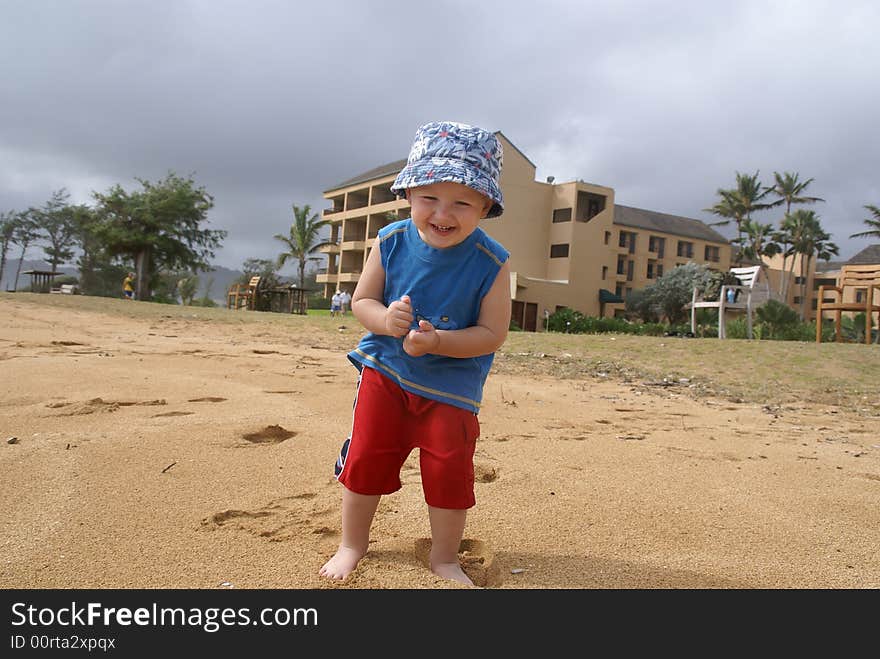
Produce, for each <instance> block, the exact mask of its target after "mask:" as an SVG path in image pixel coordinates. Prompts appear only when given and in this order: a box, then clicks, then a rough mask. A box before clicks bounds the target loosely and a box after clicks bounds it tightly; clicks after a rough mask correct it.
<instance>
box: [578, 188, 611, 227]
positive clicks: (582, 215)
mask: <svg viewBox="0 0 880 659" xmlns="http://www.w3.org/2000/svg"><path fill="white" fill-rule="evenodd" d="M603 210H605V197H604V196H603V195H597V194H593V193H592V192H585V191H583V190H579V191H578V195H577V216H576V217H575V219H576V220H578V221H579V222H589V221H590V220H591V219H593V218H594V217H595V216H596V215H598V214H599V213H601V212H602V211H603Z"/></svg>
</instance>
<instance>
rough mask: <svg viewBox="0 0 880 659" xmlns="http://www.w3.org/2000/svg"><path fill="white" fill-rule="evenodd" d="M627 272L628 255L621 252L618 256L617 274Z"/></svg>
mask: <svg viewBox="0 0 880 659" xmlns="http://www.w3.org/2000/svg"><path fill="white" fill-rule="evenodd" d="M625 272H626V257H625V256H624V255H623V254H619V255H618V257H617V274H619V275H622V274H624V273H625Z"/></svg>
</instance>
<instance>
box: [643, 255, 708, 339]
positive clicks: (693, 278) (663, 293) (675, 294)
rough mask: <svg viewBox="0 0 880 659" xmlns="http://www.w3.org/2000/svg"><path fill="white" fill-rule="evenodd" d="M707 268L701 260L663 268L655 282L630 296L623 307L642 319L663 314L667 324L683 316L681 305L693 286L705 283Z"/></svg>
mask: <svg viewBox="0 0 880 659" xmlns="http://www.w3.org/2000/svg"><path fill="white" fill-rule="evenodd" d="M709 274H710V273H709V269H708V268H707V267H706V266H705V265H703V264H701V263H692V262H691V263H685V264H684V265H680V266H678V267H676V268H673V269H672V270H670V271H668V272H666V273H665V274H664V275H663V276H662V277H660V278H659V279H658V280H657V281H656V282H654V283H653V284H650V285H649V286H646V287H645V288H644V289H643V290H642V292H641V294H640V295H637V296H636V297H635V298H634V301H633V305H632V307H631V306H630V304H629V302H627V310H631V311H634V312H637V313H639V314H640V315H641V316H642V318H643V319H645V320H648V319H651V318H655V317H661V316H665V317H666V319H667V320H668V321H669V323H670V324H671V325H675V324H677V323H679V322H682V321H683V320H684V318H685V309H684V307H685V305H686V304H687V303H688V302H690V301H691V299H692V298H693V291H694V287H695V286H696V287H705V286H706V284H707V283H708V280H709Z"/></svg>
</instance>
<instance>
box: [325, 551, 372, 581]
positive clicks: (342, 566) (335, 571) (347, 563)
mask: <svg viewBox="0 0 880 659" xmlns="http://www.w3.org/2000/svg"><path fill="white" fill-rule="evenodd" d="M365 553H366V552H362V551H358V550H357V549H352V548H351V547H340V548H339V549H337V550H336V553H335V554H333V557H332V558H331V559H330V560H329V561H327V562H326V563H324V567H322V568H321V569H320V570H318V574H320V575H321V576H322V577H327V578H328V579H345V577H347V576H348V575H349V574H351V573H352V572H354V569H355V568H356V567H357V564H358V561H360V560H361V559H362V558H363V557H364V554H365Z"/></svg>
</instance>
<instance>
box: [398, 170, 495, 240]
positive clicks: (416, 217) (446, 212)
mask: <svg viewBox="0 0 880 659" xmlns="http://www.w3.org/2000/svg"><path fill="white" fill-rule="evenodd" d="M406 198H407V199H408V200H409V204H410V206H411V207H412V220H413V222H414V223H415V225H416V228H417V229H418V230H419V235H420V236H421V237H422V240H424V241H425V242H426V243H428V244H429V245H430V246H431V247H435V248H437V249H444V248H447V247H454V246H455V245H458V244H459V243H460V242H462V241H464V240H465V239H466V238H467V237H468V236H469V235H471V234H472V233H473V232H474V230H475V229H476V228H477V226H478V225H479V224H480V220H481V219H482V218H484V217H485V216H486V213H488V212H489V209H490V208H491V207H492V200H491V199H489V198H488V197H484V196H483V195H481V194H480V193H479V192H477V191H476V190H473V189H472V188H469V187H468V186H466V185H462V184H461V183H452V182H443V183H432V184H431V185H423V186H420V187H418V188H410V189H409V190H407V191H406Z"/></svg>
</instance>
